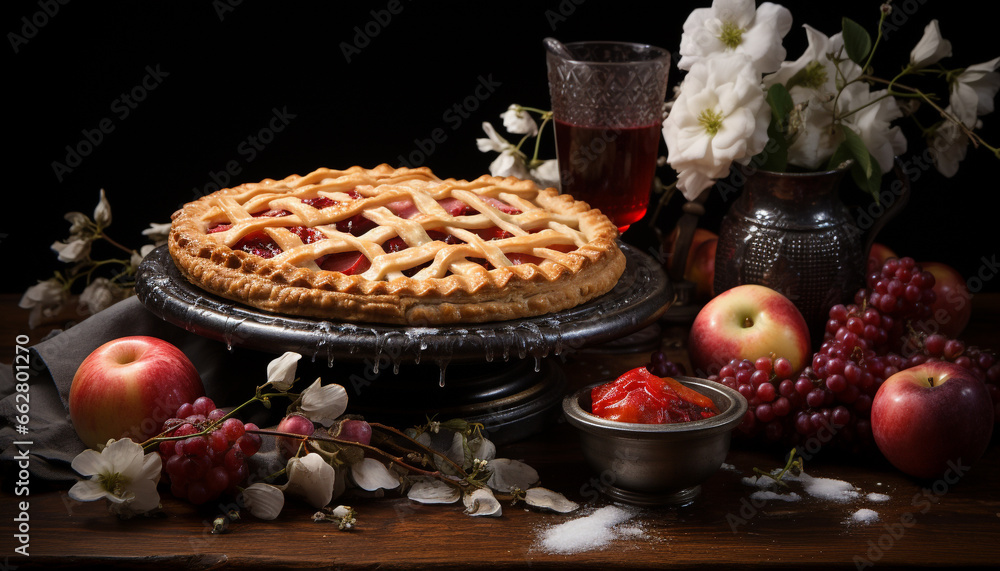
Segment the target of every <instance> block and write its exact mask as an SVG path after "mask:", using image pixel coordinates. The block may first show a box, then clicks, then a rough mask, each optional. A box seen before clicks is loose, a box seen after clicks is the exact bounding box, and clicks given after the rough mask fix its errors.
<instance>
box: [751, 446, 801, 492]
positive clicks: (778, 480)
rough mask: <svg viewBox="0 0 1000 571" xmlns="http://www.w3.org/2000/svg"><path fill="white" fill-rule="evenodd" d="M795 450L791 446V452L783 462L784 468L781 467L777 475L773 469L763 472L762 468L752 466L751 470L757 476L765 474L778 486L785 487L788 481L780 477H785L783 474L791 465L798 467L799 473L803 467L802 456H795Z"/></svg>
mask: <svg viewBox="0 0 1000 571" xmlns="http://www.w3.org/2000/svg"><path fill="white" fill-rule="evenodd" d="M796 452H797V449H796V448H792V452H791V454H789V455H788V461H787V462H785V467H784V469H782V470H781V471H780V472H778V474H777V475H775V474H774V472H773V471H771V472H765V471H764V470H761V469H760V468H757V467H754V469H753V471H754V473H755V474H757V475H759V476H767V477H768V478H771V479H772V480H774V481H775V483H777V484H778V485H779V486H784V487H786V488H787V487H788V483H787V482H785V481H784V480H782V478H784V477H785V474H787V473H788V471H789V470H791V469H792V468H793V467H794V468H798V470H799V473H800V474H801V473H802V471H803V470H804V469H805V464H804V462H803V459H802V457H801V456H800V457H798V458H796V457H795V453H796Z"/></svg>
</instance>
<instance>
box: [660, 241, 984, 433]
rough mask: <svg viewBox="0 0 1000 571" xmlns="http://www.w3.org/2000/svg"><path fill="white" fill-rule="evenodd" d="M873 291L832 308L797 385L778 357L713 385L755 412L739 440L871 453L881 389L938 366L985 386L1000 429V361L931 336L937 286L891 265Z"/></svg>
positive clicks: (736, 364) (876, 274)
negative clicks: (732, 392)
mask: <svg viewBox="0 0 1000 571" xmlns="http://www.w3.org/2000/svg"><path fill="white" fill-rule="evenodd" d="M866 286H867V287H865V288H862V289H860V290H858V292H857V294H856V295H855V297H854V303H852V304H838V305H835V306H833V307H831V308H830V311H829V320H828V321H827V324H826V330H825V334H824V338H823V342H822V344H821V345H820V347H819V350H818V351H816V353H814V354H813V356H812V361H811V363H810V364H809V366H807V367H806V368H805V369H803V370H802V371H800V372H799V373H798V374H797V375H795V374H794V372H792V371H789V369H790V365H789V364H788V361H787V359H783V358H781V357H780V356H777V357H776V356H774V355H772V356H769V357H763V358H760V359H757V361H756V362H752V361H749V360H742V361H740V360H734V361H731V362H730V363H729V364H727V365H725V366H724V367H722V369H721V370H720V371H719V374H718V375H715V376H713V377H710V378H712V379H713V380H716V381H718V382H720V383H722V384H724V385H726V386H729V387H731V388H733V389H736V390H737V391H739V392H740V393H741V394H742V395H743V396H744V397H746V398H747V401H748V402H749V404H750V408H749V410H748V412H747V416H746V417H745V418H744V420H743V422H742V423H741V424H740V426H739V428H738V429H737V433H738V434H741V435H744V436H747V437H750V438H763V439H765V440H767V441H779V442H782V443H783V444H787V443H789V442H790V443H793V444H802V443H804V442H805V441H807V440H808V439H811V438H812V439H817V438H818V439H819V440H822V442H821V444H822V445H824V446H826V445H827V444H829V445H831V446H833V447H836V448H845V449H848V450H851V451H860V450H865V449H870V448H871V447H873V446H874V440H873V439H872V436H871V421H870V412H871V405H872V399H873V398H874V397H875V393H876V392H877V391H878V388H879V386H881V384H882V382H883V381H884V380H885V379H887V378H888V377H890V376H892V375H893V374H895V373H896V372H898V371H900V370H903V369H907V368H909V367H913V366H916V365H919V364H921V363H924V362H926V361H931V360H945V361H950V362H953V363H955V364H958V365H960V366H962V367H964V368H966V369H968V370H970V371H972V372H973V373H975V374H977V375H978V376H979V377H980V378H981V379H983V381H984V382H985V383H986V385H987V389H988V390H989V392H990V396H991V398H992V400H993V405H994V407H995V408H996V411H997V413H998V417H997V418H998V422H1000V362H998V361H997V359H996V357H995V355H994V354H993V353H992V352H990V351H986V350H982V349H979V348H975V347H968V346H966V344H965V343H964V342H963V341H961V340H959V339H949V338H947V337H946V336H944V335H942V334H940V333H930V334H928V333H926V330H927V328H926V327H923V325H926V324H927V323H928V319H929V318H930V305H931V304H932V303H933V302H934V297H935V294H934V291H933V287H934V276H933V275H931V274H930V273H929V272H925V271H923V270H922V269H921V267H920V266H919V265H918V264H916V262H914V260H913V259H912V258H891V259H889V260H887V261H886V262H885V263H884V264H883V265H882V267H881V268H875V269H874V270H873V271H872V272H871V273H870V275H869V276H868V278H867V283H866ZM654 362H655V359H654ZM658 367H659V368H660V369H665V368H666V367H667V366H666V365H658ZM650 370H651V371H652V369H650Z"/></svg>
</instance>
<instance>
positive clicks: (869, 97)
mask: <svg viewBox="0 0 1000 571" xmlns="http://www.w3.org/2000/svg"><path fill="white" fill-rule="evenodd" d="M892 9H893V8H892V5H891V3H889V2H886V3H885V4H883V5H882V6H881V8H880V17H879V21H878V22H879V23H878V33H877V35H876V37H875V41H874V42H873V41H872V39H871V37H870V35H869V34H868V32H867V31H866V30H865V29H864V28H863V27H862V26H861V25H859V24H857V23H856V22H854V21H852V20H850V19H849V18H843V19H842V21H841V28H842V29H841V31H840V32H839V33H837V34H835V35H834V36H830V37H827V36H826V35H824V34H822V33H821V32H819V31H818V30H816V29H814V28H812V27H810V26H808V25H805V26H804V28H805V30H806V35H807V38H808V41H809V46H808V48H807V49H806V50H805V52H804V53H803V54H802V56H801V57H800V58H799V59H797V60H795V61H782V60H783V59H784V56H785V50H784V48H783V47H782V45H781V42H782V39H783V37H784V35H785V34H786V33H787V32H788V31H789V29H790V26H791V14H790V12H789V11H788V10H787V9H785V8H783V7H781V6H778V5H776V4H772V3H769V2H765V3H762V4H761V5H760V7H759V8H758V7H756V6H755V2H754V1H753V0H714V1H713V2H712V7H711V8H701V9H696V10H694V11H693V12H692V13H691V15H690V16H689V17H688V19H687V21H686V22H685V23H684V33H683V34H682V37H681V46H680V53H681V56H682V57H681V60H680V62H679V63H678V67H680V68H681V69H684V70H687V72H688V73H687V76H686V77H685V78H684V80H683V82H682V83H681V85H680V88H679V90H678V95H677V98H676V99H675V101H674V102H673V104H672V106H671V111H670V113H669V114H668V116H667V118H666V120H665V121H664V125H663V136H664V139H665V141H666V143H667V148H668V157H667V162H668V163H669V164H670V165H671V166H672V167H674V169H675V170H676V171H677V173H678V188H679V189H680V190H681V191H682V192H683V193H684V195H685V197H686V198H687V199H688V200H693V199H694V198H696V197H697V196H699V195H700V194H701V193H702V192H703V191H705V190H706V189H707V188H709V187H710V186H712V185H713V184H714V183H715V181H716V180H717V179H719V178H722V177H724V176H726V175H728V173H729V169H730V167H731V165H732V164H733V163H739V164H748V163H749V162H750V161H751V160H755V158H756V163H757V164H759V165H763V167H764V168H767V169H768V170H775V171H785V170H788V169H792V168H794V169H801V170H806V171H815V170H821V169H823V170H825V169H831V168H838V167H839V166H840V165H842V164H844V163H848V164H850V165H851V166H850V168H851V173H852V176H853V178H854V181H855V182H856V183H857V184H858V186H859V187H861V188H862V189H863V190H865V191H867V192H869V193H871V194H872V195H873V197H874V198H875V200H876V201H877V200H878V196H879V191H880V189H881V178H882V173H883V172H886V171H888V170H889V169H891V168H892V164H893V161H894V159H895V157H896V156H898V155H900V154H902V153H904V152H905V151H906V148H907V140H906V138H905V137H904V135H903V133H902V131H901V130H900V128H899V126H898V125H894V122H895V121H896V120H897V119H899V118H901V117H903V116H904V115H908V116H909V117H910V118H913V119H914V121H915V122H916V117H915V115H914V112H915V110H909V112H908V113H904V111H903V109H902V108H901V107H900V105H899V100H905V99H913V100H917V101H921V102H925V103H926V104H927V105H928V107H929V108H931V109H932V110H933V111H934V113H935V116H936V117H937V118H938V119H939V121H938V122H936V123H935V124H933V125H932V126H931V127H929V128H925V127H923V126H922V125H920V124H919V122H918V123H917V124H918V126H920V128H921V132H922V136H923V137H924V138H925V139H926V141H927V143H928V147H929V149H930V152H931V157H932V160H933V162H934V165H935V167H936V168H937V169H938V170H939V171H940V172H941V173H942V174H943V175H945V176H953V175H954V174H955V172H956V171H957V169H958V163H959V162H960V161H961V160H962V159H963V158H964V157H965V150H966V147H967V145H968V143H969V142H972V144H973V145H974V146H976V147H978V146H980V145H982V146H985V147H987V148H988V149H990V150H991V151H992V152H993V154H994V155H995V156H998V157H1000V153H998V152H997V151H996V150H995V149H994V148H993V147H992V146H989V145H987V144H986V143H985V141H983V140H982V138H981V137H980V136H979V135H978V134H977V133H976V129H978V128H979V126H980V121H979V117H981V116H983V115H985V114H987V113H990V112H992V110H993V98H994V97H995V96H996V94H997V91H998V89H1000V74H998V73H997V68H998V66H1000V58H995V59H993V60H990V61H988V62H984V63H981V64H976V65H972V66H969V67H966V68H964V69H955V70H947V69H944V68H940V66H939V64H938V62H939V61H940V60H941V59H943V58H945V57H948V56H950V55H951V44H950V43H949V42H947V41H946V40H944V39H943V38H942V37H941V35H940V30H939V28H938V23H937V21H936V20H934V21H931V22H930V23H929V24H928V25H927V27H926V29H925V30H924V36H923V37H922V38H921V40H920V42H918V44H917V46H916V47H914V49H913V50H912V51H911V53H910V59H909V62H908V64H907V65H906V66H904V67H903V70H902V71H901V72H900V73H899V74H898V75H897V76H896V77H894V78H893V79H891V80H885V79H881V78H879V77H877V76H875V75H874V73H872V71H871V66H872V65H873V62H874V61H875V56H876V53H877V52H878V50H879V47H880V46H881V44H882V41H881V40H882V30H883V23H884V22H885V20H886V17H887V16H888V15H889V14H890V13H891V11H892ZM935 65H937V66H938V67H939V69H935V70H930V69H928V68H929V66H935ZM931 73H934V74H937V75H938V76H939V77H943V78H944V80H945V84H946V86H947V88H948V93H949V98H948V104H947V105H946V106H942V105H941V104H939V103H938V102H937V96H936V95H935V94H934V93H929V92H926V91H924V90H921V89H917V88H915V87H910V86H906V85H902V84H901V83H900V82H901V80H902V79H903V78H904V77H907V76H911V75H914V76H915V75H929V74H931ZM875 85H878V86H885V89H882V90H879V91H874V90H872V86H875ZM765 103H766V104H765ZM769 141H770V143H769ZM765 146H767V147H768V149H767V155H766V156H765V155H764V154H763V153H762V151H763V149H764V147H765ZM848 161H849V162H848Z"/></svg>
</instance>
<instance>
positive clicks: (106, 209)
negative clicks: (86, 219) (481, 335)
mask: <svg viewBox="0 0 1000 571" xmlns="http://www.w3.org/2000/svg"><path fill="white" fill-rule="evenodd" d="M94 222H97V225H98V226H99V227H101V228H107V227H108V226H110V225H111V204H110V203H109V202H108V198H107V197H106V196H104V189H103V188H102V189H101V199H100V200H99V201H98V202H97V206H96V207H95V208H94Z"/></svg>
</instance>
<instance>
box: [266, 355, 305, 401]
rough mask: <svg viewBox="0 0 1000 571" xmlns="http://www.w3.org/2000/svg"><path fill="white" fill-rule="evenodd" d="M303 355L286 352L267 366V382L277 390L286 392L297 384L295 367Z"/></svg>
mask: <svg viewBox="0 0 1000 571" xmlns="http://www.w3.org/2000/svg"><path fill="white" fill-rule="evenodd" d="M301 358H302V355H300V354H299V353H296V352H294V351H286V352H285V353H284V354H283V355H281V356H280V357H278V358H277V359H274V360H272V361H271V362H270V363H268V364H267V382H268V383H270V384H271V386H272V387H274V388H275V389H276V390H279V391H282V392H286V391H288V389H290V388H292V385H293V384H294V383H295V367H296V366H298V362H299V359H301Z"/></svg>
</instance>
